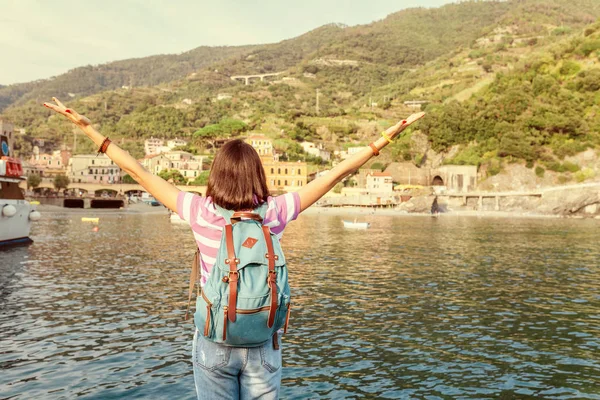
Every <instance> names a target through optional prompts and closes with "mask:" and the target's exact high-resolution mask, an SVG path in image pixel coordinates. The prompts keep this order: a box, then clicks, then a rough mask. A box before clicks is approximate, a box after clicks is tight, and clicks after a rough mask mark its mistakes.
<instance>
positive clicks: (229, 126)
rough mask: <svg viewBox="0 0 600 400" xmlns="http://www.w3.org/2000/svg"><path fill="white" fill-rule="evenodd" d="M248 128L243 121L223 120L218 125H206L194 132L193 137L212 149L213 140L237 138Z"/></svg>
mask: <svg viewBox="0 0 600 400" xmlns="http://www.w3.org/2000/svg"><path fill="white" fill-rule="evenodd" d="M248 129H250V127H249V126H248V125H247V124H246V123H245V122H243V121H239V120H236V119H229V118H224V119H222V120H221V121H220V122H219V123H218V124H213V125H207V126H205V127H204V128H202V129H198V130H197V131H196V132H194V137H195V138H196V139H198V140H200V141H201V142H206V143H210V144H211V145H213V147H214V140H215V139H219V138H228V137H231V136H238V135H239V134H240V133H242V132H245V131H247V130H248Z"/></svg>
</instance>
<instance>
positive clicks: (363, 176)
mask: <svg viewBox="0 0 600 400" xmlns="http://www.w3.org/2000/svg"><path fill="white" fill-rule="evenodd" d="M376 172H381V170H378V169H370V168H361V169H359V170H358V173H357V174H356V175H355V181H356V186H357V187H359V188H366V187H367V176H369V175H373V174H374V173H376Z"/></svg>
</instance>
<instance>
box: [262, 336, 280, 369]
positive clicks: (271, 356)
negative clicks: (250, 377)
mask: <svg viewBox="0 0 600 400" xmlns="http://www.w3.org/2000/svg"><path fill="white" fill-rule="evenodd" d="M277 336H278V337H277V341H278V343H279V346H278V347H279V349H278V350H275V348H274V346H273V339H271V340H269V341H268V342H267V343H266V344H264V345H263V346H262V347H261V348H260V359H261V362H262V366H263V367H264V368H265V369H266V370H267V371H269V372H277V371H278V370H279V368H281V335H277Z"/></svg>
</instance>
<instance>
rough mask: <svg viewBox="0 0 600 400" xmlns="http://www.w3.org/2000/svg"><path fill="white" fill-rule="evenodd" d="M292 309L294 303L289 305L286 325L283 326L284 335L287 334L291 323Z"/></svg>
mask: <svg viewBox="0 0 600 400" xmlns="http://www.w3.org/2000/svg"><path fill="white" fill-rule="evenodd" d="M291 308H292V303H288V307H287V315H286V316H285V325H284V326H283V333H287V328H288V324H289V323H290V310H291Z"/></svg>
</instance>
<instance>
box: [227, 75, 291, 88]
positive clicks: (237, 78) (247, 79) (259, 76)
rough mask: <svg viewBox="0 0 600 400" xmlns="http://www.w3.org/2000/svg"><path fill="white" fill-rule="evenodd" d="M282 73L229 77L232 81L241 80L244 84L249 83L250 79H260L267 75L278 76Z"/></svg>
mask: <svg viewBox="0 0 600 400" xmlns="http://www.w3.org/2000/svg"><path fill="white" fill-rule="evenodd" d="M281 74H283V72H273V73H271V74H257V75H235V76H232V77H231V80H232V81H238V80H243V81H244V83H245V84H246V85H248V84H250V79H256V78H259V79H260V80H261V82H262V81H264V80H265V78H267V77H269V76H279V75H281Z"/></svg>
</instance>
